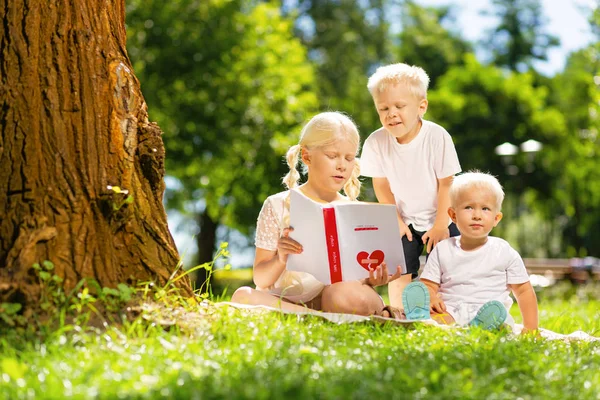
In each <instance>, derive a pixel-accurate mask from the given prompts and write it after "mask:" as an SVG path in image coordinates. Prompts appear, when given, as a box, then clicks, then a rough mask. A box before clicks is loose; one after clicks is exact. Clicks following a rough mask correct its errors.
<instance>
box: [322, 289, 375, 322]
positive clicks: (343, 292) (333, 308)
mask: <svg viewBox="0 0 600 400" xmlns="http://www.w3.org/2000/svg"><path fill="white" fill-rule="evenodd" d="M322 296H323V297H322V300H321V304H322V309H323V311H325V312H335V313H345V314H357V315H381V311H382V310H383V307H384V304H383V300H381V297H379V295H378V294H377V292H376V291H375V290H374V289H373V288H372V287H370V286H367V285H364V284H362V283H360V282H358V281H349V282H338V283H334V284H333V285H331V286H327V287H326V288H325V289H323V295H322Z"/></svg>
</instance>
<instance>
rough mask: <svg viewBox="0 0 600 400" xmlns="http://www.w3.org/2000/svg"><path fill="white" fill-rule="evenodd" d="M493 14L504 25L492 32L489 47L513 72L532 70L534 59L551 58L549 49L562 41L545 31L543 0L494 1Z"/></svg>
mask: <svg viewBox="0 0 600 400" xmlns="http://www.w3.org/2000/svg"><path fill="white" fill-rule="evenodd" d="M492 3H493V7H494V11H493V12H492V13H491V14H492V15H494V16H496V17H497V18H499V20H500V24H499V25H498V26H497V27H496V28H494V29H493V30H492V31H491V32H490V34H489V41H487V42H486V48H488V49H489V50H490V51H491V52H492V57H493V63H494V64H495V65H497V66H506V67H508V68H509V69H510V70H512V71H517V70H522V69H523V68H522V67H527V68H528V69H532V62H533V61H534V60H547V59H548V58H547V57H548V56H547V53H548V50H549V49H551V48H552V47H556V46H558V45H559V44H560V41H559V40H558V38H557V37H556V36H553V35H550V34H548V33H546V32H545V25H546V20H545V18H544V15H543V13H542V6H541V4H540V0H493V1H492Z"/></svg>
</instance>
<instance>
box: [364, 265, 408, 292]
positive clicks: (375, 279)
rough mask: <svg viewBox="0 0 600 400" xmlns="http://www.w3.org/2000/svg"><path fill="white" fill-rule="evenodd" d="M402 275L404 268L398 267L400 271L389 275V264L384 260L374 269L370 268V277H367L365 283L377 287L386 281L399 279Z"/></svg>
mask: <svg viewBox="0 0 600 400" xmlns="http://www.w3.org/2000/svg"><path fill="white" fill-rule="evenodd" d="M400 275H402V268H398V271H396V273H395V274H394V275H388V268H387V264H386V263H385V261H384V262H382V263H381V264H379V265H378V266H377V268H375V269H374V270H369V277H368V278H367V279H365V282H364V283H365V284H367V285H369V286H372V287H375V286H381V285H385V284H386V283H388V282H390V281H393V280H394V279H398V278H399V277H400Z"/></svg>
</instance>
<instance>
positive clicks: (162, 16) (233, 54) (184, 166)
mask: <svg viewBox="0 0 600 400" xmlns="http://www.w3.org/2000/svg"><path fill="white" fill-rule="evenodd" d="M127 26H128V37H129V40H128V51H129V54H130V56H131V59H132V61H133V65H134V69H135V72H136V75H137V76H138V77H139V79H140V82H141V87H142V89H143V92H144V95H145V97H146V100H147V103H148V107H149V114H150V117H151V118H152V119H155V120H157V121H158V123H159V125H160V126H161V128H162V129H163V131H164V132H165V135H164V142H165V146H166V149H167V160H166V169H167V171H168V174H169V175H171V176H174V177H176V178H177V179H178V180H179V181H180V182H181V184H182V188H181V190H180V191H179V192H178V193H173V192H171V193H169V194H168V195H169V198H168V200H169V206H171V207H178V208H180V209H182V210H183V205H184V204H186V203H189V202H192V201H197V200H198V199H200V198H202V199H203V200H204V202H205V204H206V210H207V212H208V213H209V215H210V217H211V218H212V219H213V220H214V221H216V222H218V223H223V224H226V225H227V226H229V227H233V228H236V229H239V230H241V231H243V232H247V231H248V230H249V228H250V227H252V226H254V223H255V220H256V215H257V214H258V211H259V209H260V205H261V204H262V202H263V201H264V199H265V198H266V196H267V195H269V194H272V193H275V192H277V191H279V190H281V189H282V187H281V180H280V178H281V176H283V175H284V173H285V172H286V166H285V164H284V163H283V162H282V156H283V154H284V153H285V151H286V150H287V148H288V147H289V146H290V145H291V144H293V143H295V142H296V141H297V138H298V133H299V131H300V127H301V124H302V123H303V122H304V121H305V120H307V119H308V118H309V117H310V116H311V115H312V114H313V113H314V112H315V110H316V106H317V100H316V97H315V95H314V94H313V93H312V90H311V89H312V86H313V81H314V76H313V71H312V67H311V65H310V63H309V62H308V61H307V58H306V51H305V49H304V48H303V47H302V45H301V44H300V42H299V41H298V40H297V39H295V38H294V37H293V33H292V21H291V20H290V19H288V18H284V17H282V16H281V15H280V12H279V9H278V7H276V5H274V4H271V3H263V2H258V1H256V2H254V1H252V2H245V1H241V0H231V1H223V0H208V1H196V0H180V1H172V2H164V1H156V0H154V1H146V0H144V1H141V0H134V1H131V2H128V3H127Z"/></svg>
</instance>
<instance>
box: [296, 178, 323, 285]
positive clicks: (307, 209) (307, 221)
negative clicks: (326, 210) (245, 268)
mask: <svg viewBox="0 0 600 400" xmlns="http://www.w3.org/2000/svg"><path fill="white" fill-rule="evenodd" d="M323 206H328V207H330V206H329V205H328V204H320V203H317V202H315V201H313V200H311V199H309V198H308V197H306V196H304V195H303V194H302V193H300V192H299V191H297V190H292V191H291V199H290V226H291V227H293V228H294V230H293V231H292V232H291V233H290V237H291V238H292V239H294V240H296V241H297V242H298V243H300V244H301V245H302V247H303V248H304V251H303V252H302V254H290V255H289V256H288V261H287V265H286V269H287V270H289V271H302V272H308V273H309V274H311V275H313V276H314V277H315V278H316V279H318V280H319V281H321V282H323V283H325V284H330V283H331V280H330V275H329V265H328V254H327V247H326V241H325V226H324V223H323Z"/></svg>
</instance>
